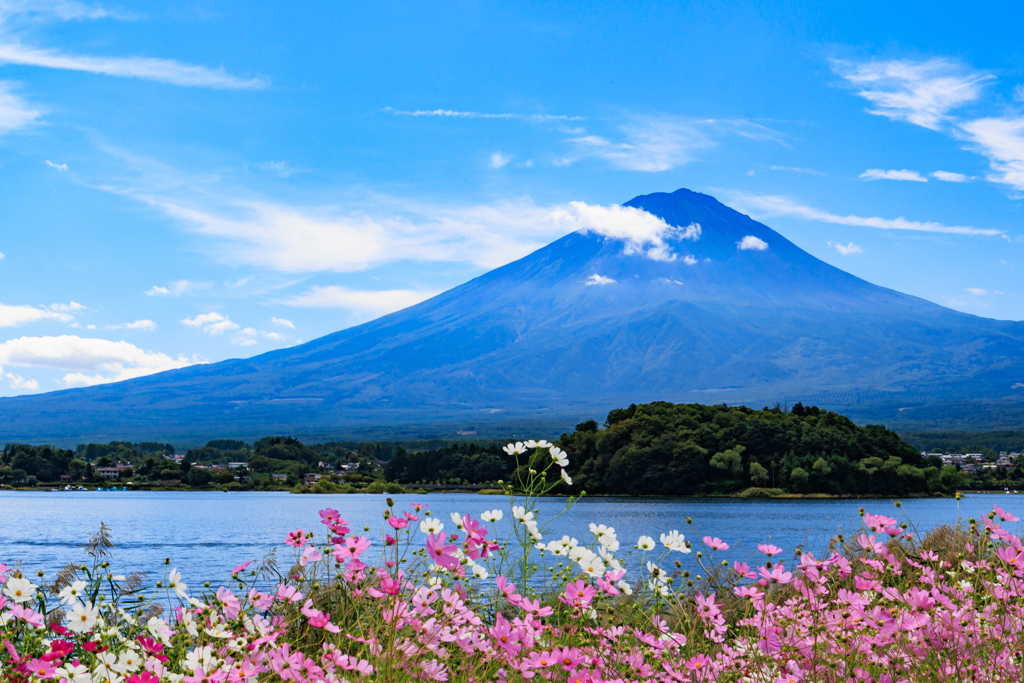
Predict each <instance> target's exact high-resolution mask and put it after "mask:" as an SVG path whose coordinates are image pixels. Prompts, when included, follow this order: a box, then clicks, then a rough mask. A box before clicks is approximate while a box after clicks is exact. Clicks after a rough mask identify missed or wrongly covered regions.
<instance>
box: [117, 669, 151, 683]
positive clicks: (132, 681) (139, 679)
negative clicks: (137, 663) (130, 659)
mask: <svg viewBox="0 0 1024 683" xmlns="http://www.w3.org/2000/svg"><path fill="white" fill-rule="evenodd" d="M124 680H125V683H160V678H159V677H157V676H154V675H153V674H152V673H150V672H149V671H143V672H141V673H137V674H133V675H131V676H128V677H127V678H125V679H124Z"/></svg>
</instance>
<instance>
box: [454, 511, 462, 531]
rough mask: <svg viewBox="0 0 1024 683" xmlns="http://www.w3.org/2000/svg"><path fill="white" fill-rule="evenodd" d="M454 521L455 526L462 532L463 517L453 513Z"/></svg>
mask: <svg viewBox="0 0 1024 683" xmlns="http://www.w3.org/2000/svg"><path fill="white" fill-rule="evenodd" d="M452 521H453V522H455V526H457V527H458V528H459V530H460V531H461V530H462V515H460V514H459V513H458V512H453V513H452Z"/></svg>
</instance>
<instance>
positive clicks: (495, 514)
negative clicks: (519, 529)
mask: <svg viewBox="0 0 1024 683" xmlns="http://www.w3.org/2000/svg"><path fill="white" fill-rule="evenodd" d="M504 516H505V513H503V512H502V511H501V510H488V511H487V512H482V513H480V519H482V520H484V521H485V522H500V521H501V518H502V517H504Z"/></svg>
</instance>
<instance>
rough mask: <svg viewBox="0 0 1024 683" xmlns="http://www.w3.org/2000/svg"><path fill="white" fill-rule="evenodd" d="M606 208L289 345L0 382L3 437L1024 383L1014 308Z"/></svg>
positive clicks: (728, 213)
mask: <svg viewBox="0 0 1024 683" xmlns="http://www.w3.org/2000/svg"><path fill="white" fill-rule="evenodd" d="M615 211H616V212H618V213H617V214H616V216H615V220H614V221H612V222H613V223H614V225H612V226H611V227H608V226H604V227H600V226H599V227H597V228H594V229H588V230H584V231H579V232H574V233H572V234H569V235H566V236H565V237H563V238H561V239H559V240H557V241H555V242H553V243H551V244H549V245H547V246H546V247H543V248H542V249H539V250H537V251H536V252H534V253H532V254H530V255H529V256H527V257H525V258H523V259H520V260H518V261H516V262H514V263H510V264H508V265H506V266H503V267H501V268H498V269H496V270H493V271H491V272H489V273H486V274H484V275H482V276H480V277H478V278H476V279H474V280H472V281H470V282H467V283H466V284H464V285H461V286H459V287H456V288H454V289H451V290H449V291H447V292H445V293H443V294H440V295H438V296H436V297H434V298H432V299H429V300H427V301H424V302H422V303H420V304H417V305H416V306H412V307H410V308H407V309H404V310H402V311H398V312H397V313H393V314H390V315H386V316H384V317H382V318H379V319H377V320H374V321H372V322H369V323H366V324H363V325H359V326H356V327H352V328H349V329H346V330H342V331H340V332H336V333H334V334H330V335H327V336H325V337H321V338H320V339H316V340H314V341H311V342H309V343H306V344H303V345H301V346H296V347H293V348H289V349H284V350H279V351H274V352H271V353H266V354H263V355H260V356H255V357H253V358H249V359H245V360H229V361H224V362H221V363H213V364H209V365H195V366H191V367H188V368H184V369H181V370H172V371H169V372H164V373H160V374H157V375H151V376H148V377H142V378H138V379H133V380H128V381H124V382H118V383H115V384H107V385H101V386H95V387H90V388H86V389H72V390H66V391H59V392H54V393H49V394H41V395H36V396H24V397H18V398H10V399H2V400H0V419H2V422H0V425H2V426H0V431H2V432H3V433H0V437H5V438H7V439H8V440H12V439H33V440H39V439H56V438H80V439H88V438H101V437H102V438H142V437H144V436H150V435H152V436H154V437H159V438H162V439H164V438H166V439H173V438H188V437H191V436H196V437H200V436H204V435H219V436H240V437H252V436H258V435H263V434H266V433H269V432H274V431H287V432H290V433H317V434H327V435H330V434H331V433H332V432H333V433H342V432H344V431H345V429H346V428H350V427H353V426H355V425H370V424H372V425H388V424H392V425H397V424H407V425H421V426H425V425H438V424H451V423H453V422H455V421H461V422H462V423H465V424H475V423H477V422H482V421H486V420H488V419H490V420H494V419H501V420H502V421H504V422H506V423H508V424H513V423H514V422H515V421H516V420H521V419H524V418H527V417H532V418H536V417H537V416H541V415H553V416H566V417H567V419H569V417H572V418H574V417H578V416H582V415H590V416H594V417H596V416H600V415H602V414H603V412H604V411H607V410H608V409H609V408H613V407H621V406H623V405H628V404H629V403H632V402H641V401H650V400H671V401H675V402H703V403H722V402H730V403H732V402H751V403H757V404H763V402H769V403H772V402H775V401H783V400H790V401H795V400H803V401H805V402H807V401H816V402H819V403H822V404H827V405H830V406H833V407H842V406H849V405H858V406H861V407H862V408H863V407H864V406H867V407H868V408H870V406H872V405H883V404H884V405H891V404H894V403H904V404H908V405H909V404H920V403H922V402H923V403H928V402H935V401H948V400H973V399H1001V398H1007V397H1012V396H1014V395H1015V394H1024V391H1022V390H1021V388H1020V386H1021V385H1020V383H1022V382H1024V323H1017V322H1006V321H997V320H990V319H985V318H979V317H976V316H972V315H967V314H964V313H959V312H956V311H953V310H950V309H947V308H943V307H942V306H938V305H936V304H933V303H930V302H927V301H925V300H923V299H919V298H917V297H913V296H908V295H905V294H901V293H899V292H895V291H892V290H889V289H885V288H883V287H878V286H876V285H872V284H870V283H868V282H865V281H864V280H861V279H859V278H857V277H854V276H852V275H850V274H848V273H846V272H843V271H841V270H839V269H837V268H834V267H833V266H830V265H828V264H826V263H824V262H822V261H819V260H818V259H816V258H814V257H813V256H811V255H810V254H808V253H806V252H804V251H803V250H801V249H800V248H798V247H797V246H796V245H794V244H793V243H791V242H789V241H788V240H786V239H785V238H784V237H782V236H781V235H779V234H778V233H776V232H775V231H773V230H772V229H771V228H769V227H767V226H766V225H763V224H761V223H758V222H756V221H754V220H752V219H751V218H750V217H748V216H745V215H743V214H740V213H738V212H736V211H734V210H733V209H730V208H729V207H727V206H724V205H723V204H721V203H719V202H718V201H717V200H716V199H714V198H713V197H710V196H708V195H704V194H700V193H697V192H691V191H689V190H685V189H682V190H678V191H676V192H673V193H671V194H666V193H656V194H650V195H643V196H640V197H636V198H635V199H633V200H632V201H630V202H628V203H626V204H625V205H623V207H616V209H615ZM643 212H646V213H643ZM647 214H650V215H647ZM654 217H656V218H654ZM658 219H660V220H658ZM1015 384H1017V385H1018V387H1017V388H1013V387H1014V385H1015Z"/></svg>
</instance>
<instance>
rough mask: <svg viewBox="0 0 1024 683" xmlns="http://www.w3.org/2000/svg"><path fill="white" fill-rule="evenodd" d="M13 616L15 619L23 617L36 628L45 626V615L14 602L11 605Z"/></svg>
mask: <svg viewBox="0 0 1024 683" xmlns="http://www.w3.org/2000/svg"><path fill="white" fill-rule="evenodd" d="M11 616H12V617H14V618H15V619H21V620H22V621H25V622H27V623H28V624H29V625H30V626H33V627H35V628H42V627H43V615H42V614H37V613H36V612H33V611H32V610H30V609H29V608H28V607H23V606H22V605H18V604H14V605H13V606H12V607H11Z"/></svg>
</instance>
